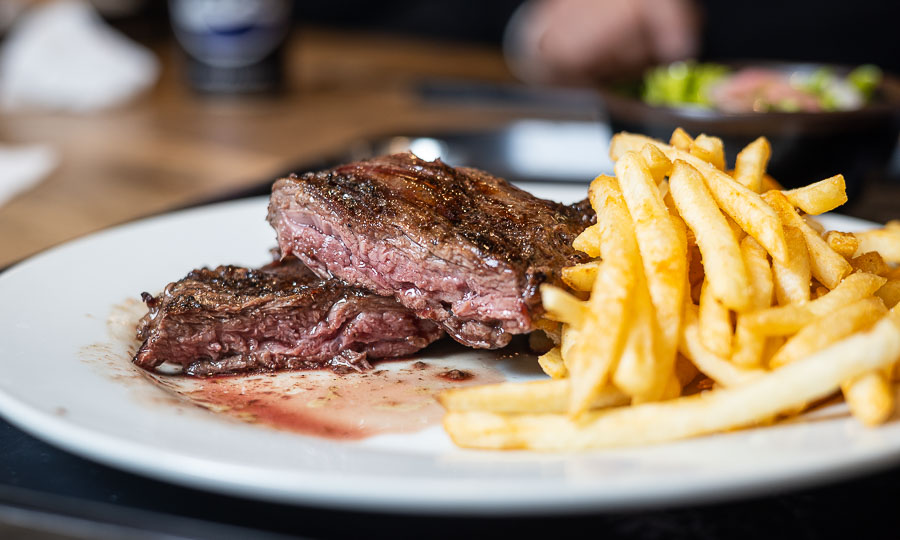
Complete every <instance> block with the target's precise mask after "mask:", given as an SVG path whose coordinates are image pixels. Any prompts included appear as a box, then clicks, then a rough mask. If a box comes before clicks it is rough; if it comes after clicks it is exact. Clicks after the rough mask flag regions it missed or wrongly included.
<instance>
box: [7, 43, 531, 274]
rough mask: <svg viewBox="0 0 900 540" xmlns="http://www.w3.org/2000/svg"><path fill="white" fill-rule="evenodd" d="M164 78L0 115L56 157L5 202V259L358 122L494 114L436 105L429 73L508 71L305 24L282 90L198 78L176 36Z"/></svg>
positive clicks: (412, 124)
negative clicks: (192, 77)
mask: <svg viewBox="0 0 900 540" xmlns="http://www.w3.org/2000/svg"><path fill="white" fill-rule="evenodd" d="M155 49H156V51H157V52H158V53H159V56H160V58H161V59H162V64H163V71H162V76H161V79H160V81H159V83H158V84H157V85H156V87H155V88H154V89H153V90H152V91H151V92H150V93H149V94H148V95H146V96H144V97H142V98H140V99H139V100H137V101H135V102H134V103H131V104H130V105H128V106H125V107H123V108H120V109H117V110H112V111H105V112H101V113H98V114H91V115H70V114H41V113H15V114H7V115H5V116H2V117H0V143H7V144H19V143H49V144H51V145H52V146H54V147H55V148H56V149H57V150H58V151H59V153H60V156H61V162H60V165H59V167H58V168H57V169H56V170H55V171H54V172H53V173H52V174H51V175H50V176H49V177H48V178H47V179H46V180H45V181H44V182H43V183H41V184H40V185H38V186H37V187H35V188H34V189H32V190H30V191H28V192H26V193H23V194H21V195H20V196H18V197H17V198H15V199H14V200H12V201H10V202H8V203H7V204H5V205H3V206H2V207H0V239H2V240H0V267H3V266H5V265H8V264H10V263H12V262H14V261H17V260H19V259H22V258H23V257H26V256H28V255H31V254H33V253H36V252H38V251H40V250H43V249H45V248H47V247H49V246H52V245H54V244H58V243H60V242H64V241H66V240H69V239H71V238H75V237H77V236H81V235H83V234H85V233H88V232H91V231H95V230H98V229H101V228H104V227H108V226H110V225H113V224H116V223H121V222H123V221H127V220H130V219H134V218H137V217H140V216H145V215H148V214H153V213H157V212H161V211H164V210H166V209H169V208H173V207H177V206H183V205H185V204H189V203H191V202H193V201H198V200H202V199H205V198H208V197H211V196H214V195H216V194H219V193H225V192H227V191H230V190H234V189H236V188H239V187H241V186H245V185H248V184H253V183H259V182H260V181H261V180H262V179H265V178H269V177H272V178H273V179H274V176H275V175H277V174H279V173H281V172H284V171H285V170H288V169H289V168H290V167H292V166H294V165H296V164H297V163H302V162H304V161H306V160H309V159H312V158H314V157H316V156H319V155H322V154H323V153H328V152H334V151H336V150H337V149H339V148H341V147H343V146H344V145H346V144H348V143H349V142H351V141H353V140H354V139H357V138H359V137H363V136H369V135H373V134H380V133H386V132H398V133H399V132H404V131H407V130H408V131H421V130H429V129H452V128H462V127H466V128H479V127H489V126H496V125H499V124H502V123H505V122H507V121H509V120H510V119H512V118H515V117H517V116H519V115H520V114H521V112H519V111H516V110H515V109H513V108H510V107H496V108H491V107H483V106H482V107H460V106H453V105H446V106H436V105H434V104H431V105H428V104H425V103H422V102H421V100H418V99H417V98H416V96H415V93H414V92H413V91H412V88H413V86H414V83H415V82H416V81H419V80H421V79H423V78H454V79H456V78H465V79H469V80H477V81H485V82H509V81H511V80H512V79H511V76H510V75H509V73H508V71H507V69H506V67H505V65H504V63H503V59H502V56H501V54H500V52H499V50H497V49H495V48H491V47H486V46H472V45H462V44H451V43H433V42H423V41H416V40H413V39H402V38H393V37H385V36H371V35H359V34H342V33H336V32H325V31H317V30H307V29H298V31H297V32H295V35H294V37H293V38H292V39H291V41H290V43H289V47H288V54H287V58H288V60H287V63H288V77H289V84H288V85H287V86H288V89H287V90H286V91H285V92H284V93H282V94H281V95H277V96H270V97H255V98H246V97H245V98H233V97H232V98H228V97H210V96H203V95H199V94H196V93H194V92H192V91H191V90H190V89H189V88H188V87H187V86H186V84H185V83H184V78H183V77H182V73H181V71H180V67H181V66H180V62H179V60H180V55H179V54H178V51H177V49H176V48H175V46H174V45H173V44H172V43H170V42H166V43H160V44H158V45H157V46H156V47H155Z"/></svg>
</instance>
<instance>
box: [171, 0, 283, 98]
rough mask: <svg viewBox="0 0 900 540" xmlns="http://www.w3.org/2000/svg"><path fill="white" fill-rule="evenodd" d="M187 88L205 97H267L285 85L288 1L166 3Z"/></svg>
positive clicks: (182, 0)
mask: <svg viewBox="0 0 900 540" xmlns="http://www.w3.org/2000/svg"><path fill="white" fill-rule="evenodd" d="M169 14H170V18H171V21H172V29H173V31H174V32H175V37H176V39H177V40H178V43H179V44H181V47H182V48H183V49H184V51H185V52H186V53H187V54H186V56H187V59H186V66H185V67H186V72H187V78H188V81H189V83H190V85H191V86H192V87H193V88H195V89H197V90H200V91H203V92H212V93H225V94H245V93H257V92H270V91H273V90H276V89H278V88H279V87H280V86H281V85H282V83H283V81H284V48H285V47H284V45H285V41H286V39H287V36H288V34H289V33H290V30H291V2H290V0H170V1H169Z"/></svg>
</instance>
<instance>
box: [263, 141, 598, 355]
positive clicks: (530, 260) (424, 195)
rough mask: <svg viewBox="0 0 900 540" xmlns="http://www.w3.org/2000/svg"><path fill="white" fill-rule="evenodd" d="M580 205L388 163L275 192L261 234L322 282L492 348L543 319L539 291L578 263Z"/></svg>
mask: <svg viewBox="0 0 900 540" xmlns="http://www.w3.org/2000/svg"><path fill="white" fill-rule="evenodd" d="M594 217H595V216H594V214H593V211H592V210H591V209H590V205H589V204H587V203H586V202H582V203H578V204H576V205H564V204H560V203H556V202H553V201H548V200H544V199H540V198H537V197H534V196H533V195H531V194H530V193H528V192H526V191H524V190H521V189H519V188H516V187H515V186H512V185H511V184H509V183H508V182H506V181H505V180H503V179H500V178H497V177H495V176H492V175H490V174H488V173H486V172H483V171H479V170H476V169H470V168H453V167H450V166H448V165H446V164H444V163H443V162H441V161H440V160H436V161H431V162H429V161H424V160H421V159H419V158H417V157H416V156H414V155H413V154H410V153H405V154H394V155H389V156H382V157H378V158H374V159H371V160H367V161H362V162H357V163H351V164H348V165H342V166H340V167H337V168H334V169H331V170H326V171H322V172H317V173H307V174H304V175H302V176H296V175H292V176H290V177H288V178H282V179H280V180H278V181H277V182H276V183H275V185H274V186H273V190H272V196H271V199H270V204H269V222H270V223H271V224H272V226H273V227H274V228H275V230H276V233H277V236H278V244H279V248H280V249H281V251H282V253H283V254H284V255H285V256H295V257H297V258H299V259H300V260H302V261H303V263H304V264H306V265H307V266H309V267H310V268H311V269H312V270H313V271H315V272H317V273H318V274H319V275H321V276H336V277H338V278H340V279H342V280H344V281H346V282H348V283H350V284H352V285H355V286H359V287H363V288H366V289H368V290H370V291H372V292H374V293H376V294H379V295H393V296H394V297H395V298H397V300H398V301H399V302H400V303H402V304H403V305H404V306H406V307H407V308H409V309H411V310H413V311H414V312H415V313H416V314H417V315H418V316H420V317H423V318H427V319H431V320H434V321H437V322H440V323H441V325H442V326H443V327H444V329H445V330H446V331H447V333H448V334H450V335H451V336H452V337H453V338H454V339H456V340H457V341H459V342H461V343H463V344H465V345H468V346H472V347H480V348H497V347H502V346H504V345H506V344H507V343H508V342H509V340H510V337H511V335H512V334H520V333H526V332H530V331H531V330H533V329H534V321H535V320H536V319H537V318H538V317H540V316H541V314H542V313H543V310H542V306H541V303H540V295H539V292H538V288H539V286H540V285H541V284H542V283H554V284H558V283H559V282H560V277H559V274H560V269H561V268H562V267H563V266H569V265H571V264H575V263H579V262H584V261H585V260H587V257H586V255H584V254H583V253H580V252H577V251H575V250H574V249H573V248H572V241H573V240H574V239H575V237H576V236H577V235H578V234H579V233H581V232H582V231H583V230H584V229H585V228H586V227H587V226H588V225H590V224H591V223H592V222H593V221H594Z"/></svg>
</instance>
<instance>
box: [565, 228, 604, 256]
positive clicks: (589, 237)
mask: <svg viewBox="0 0 900 540" xmlns="http://www.w3.org/2000/svg"><path fill="white" fill-rule="evenodd" d="M572 247H573V248H575V249H577V250H578V251H581V252H583V253H587V254H588V255H590V256H591V257H599V256H600V225H599V224H594V225H591V226H590V227H588V228H587V229H585V230H583V231H581V234H579V235H578V236H576V237H575V240H574V241H573V242H572Z"/></svg>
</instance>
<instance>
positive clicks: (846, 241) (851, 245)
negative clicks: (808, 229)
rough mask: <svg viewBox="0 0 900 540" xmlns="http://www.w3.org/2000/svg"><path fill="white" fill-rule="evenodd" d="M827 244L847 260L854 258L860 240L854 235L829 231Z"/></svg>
mask: <svg viewBox="0 0 900 540" xmlns="http://www.w3.org/2000/svg"><path fill="white" fill-rule="evenodd" d="M825 242H826V243H827V244H828V245H829V246H831V249H833V250H834V251H835V252H837V254H838V255H840V256H841V257H843V258H845V259H851V258H853V254H854V253H856V250H857V248H859V240H857V239H856V237H855V236H853V233H848V232H840V231H828V232H827V233H825Z"/></svg>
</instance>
